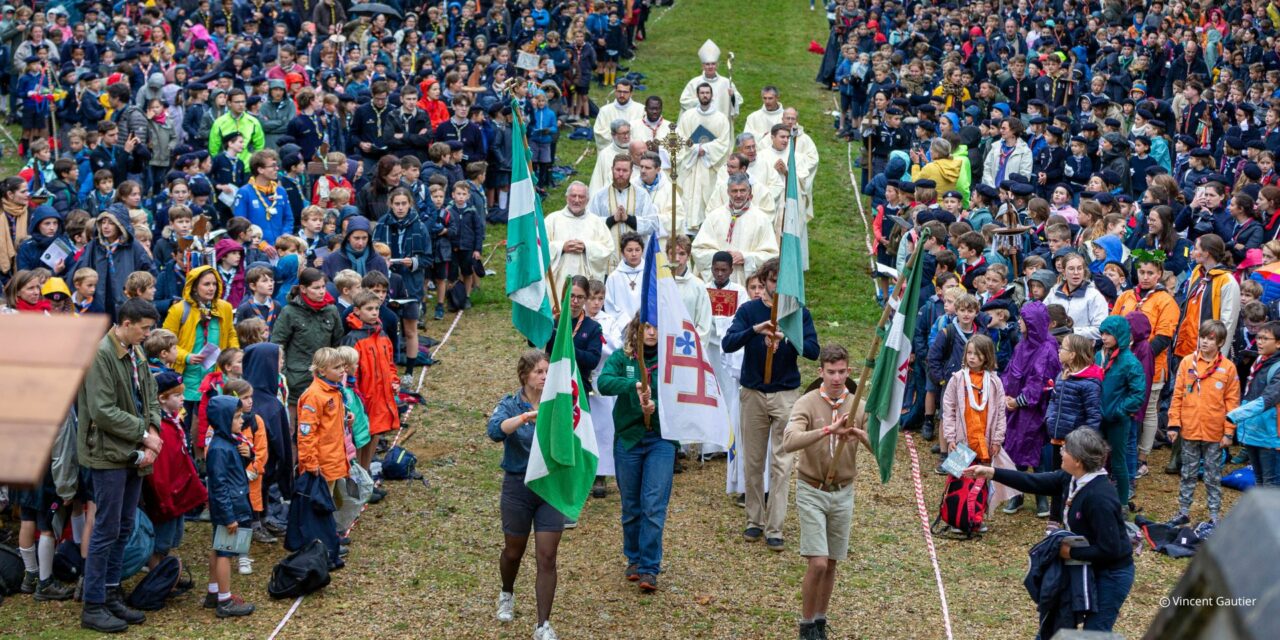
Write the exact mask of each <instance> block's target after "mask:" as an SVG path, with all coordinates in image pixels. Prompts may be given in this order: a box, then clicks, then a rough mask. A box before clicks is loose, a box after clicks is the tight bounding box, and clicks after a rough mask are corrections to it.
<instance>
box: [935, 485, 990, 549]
mask: <svg viewBox="0 0 1280 640" xmlns="http://www.w3.org/2000/svg"><path fill="white" fill-rule="evenodd" d="M988 488H989V487H988V486H987V481H986V480H985V479H984V478H957V477H955V476H947V489H946V491H945V492H943V494H942V504H940V505H938V517H937V519H935V520H934V521H933V527H932V529H933V532H934V533H941V530H942V527H940V526H939V525H940V524H941V525H945V526H947V527H951V528H954V529H958V530H960V533H962V534H964V536H965V537H966V538H972V537H973V535H974V534H975V533H978V529H979V528H980V527H981V526H982V520H983V518H985V517H986V515H987V501H988V500H989V499H990V496H991V493H990V492H989V491H988Z"/></svg>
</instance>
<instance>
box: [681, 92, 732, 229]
mask: <svg viewBox="0 0 1280 640" xmlns="http://www.w3.org/2000/svg"><path fill="white" fill-rule="evenodd" d="M713 95H714V94H713V91H712V88H711V85H709V84H705V83H704V84H701V85H699V86H698V107H697V108H695V109H689V110H687V111H685V112H684V113H682V114H680V120H679V121H678V122H677V124H676V133H679V134H680V137H681V138H684V139H685V140H688V141H689V142H690V143H692V144H691V145H690V146H688V147H686V148H684V149H681V150H680V152H679V153H678V154H677V155H676V158H675V161H676V165H677V167H678V171H677V174H678V175H679V178H678V179H679V181H680V189H681V191H682V192H683V196H684V213H685V219H686V221H687V222H688V225H689V228H690V229H691V230H692V229H697V228H698V227H699V226H701V225H702V218H703V216H704V215H705V214H706V206H707V201H708V200H709V199H710V198H711V192H712V190H713V189H714V188H715V186H716V174H717V173H718V172H719V170H720V167H721V166H723V165H724V163H725V161H726V160H727V159H728V156H729V150H730V149H731V148H732V146H733V139H732V135H733V126H732V125H731V124H730V122H729V118H727V117H726V116H725V115H724V114H723V113H721V112H720V111H718V110H716V108H715V106H714V104H713V102H712V97H713Z"/></svg>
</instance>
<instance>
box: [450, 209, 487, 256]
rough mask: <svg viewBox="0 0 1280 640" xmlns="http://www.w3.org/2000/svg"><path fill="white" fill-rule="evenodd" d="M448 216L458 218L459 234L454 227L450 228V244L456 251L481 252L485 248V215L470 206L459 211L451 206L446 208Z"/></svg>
mask: <svg viewBox="0 0 1280 640" xmlns="http://www.w3.org/2000/svg"><path fill="white" fill-rule="evenodd" d="M445 210H446V212H447V213H446V215H449V216H453V217H454V218H457V225H458V226H457V234H456V235H455V233H454V227H453V226H452V225H450V226H449V242H450V244H452V245H453V250H454V251H463V252H471V251H480V250H481V249H482V248H483V247H484V215H483V214H481V213H480V212H479V211H476V209H475V208H474V207H472V206H470V205H468V206H466V207H464V208H462V209H459V208H458V206H457V205H455V204H450V205H449V206H448V207H445Z"/></svg>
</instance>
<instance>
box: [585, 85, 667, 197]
mask: <svg viewBox="0 0 1280 640" xmlns="http://www.w3.org/2000/svg"><path fill="white" fill-rule="evenodd" d="M631 90H632V89H631V81H630V80H626V79H623V80H619V81H618V82H617V83H616V84H614V86H613V102H610V103H609V104H606V105H604V106H602V107H600V112H599V113H597V114H596V123H595V126H594V127H592V130H593V131H594V132H595V136H596V151H603V150H604V149H606V148H607V147H608V146H609V145H610V144H612V143H613V123H614V122H615V121H618V120H621V121H623V122H625V123H628V125H629V124H630V123H631V121H632V120H638V119H640V118H642V117H644V116H645V113H646V112H645V108H644V106H642V105H641V104H640V103H639V102H636V101H635V100H632V99H631ZM658 113H659V114H661V113H662V108H661V107H659V108H658ZM623 148H624V149H625V148H626V145H623ZM608 166H609V165H608V164H605V167H608ZM593 192H594V188H593Z"/></svg>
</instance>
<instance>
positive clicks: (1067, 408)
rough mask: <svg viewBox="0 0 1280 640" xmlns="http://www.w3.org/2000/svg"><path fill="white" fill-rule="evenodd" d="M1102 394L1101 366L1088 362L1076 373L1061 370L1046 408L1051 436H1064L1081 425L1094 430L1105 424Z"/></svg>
mask: <svg viewBox="0 0 1280 640" xmlns="http://www.w3.org/2000/svg"><path fill="white" fill-rule="evenodd" d="M1101 395H1102V369H1100V368H1099V367H1098V365H1089V366H1088V367H1086V368H1085V369H1084V370H1083V371H1081V372H1079V373H1076V374H1068V373H1067V372H1065V371H1064V372H1062V373H1061V374H1060V375H1059V376H1058V379H1057V380H1055V381H1054V385H1053V392H1052V393H1051V394H1050V395H1049V408H1048V409H1047V410H1046V411H1045V416H1044V426H1045V429H1046V430H1047V431H1048V432H1049V438H1050V439H1052V440H1062V439H1064V438H1066V437H1067V434H1069V433H1071V432H1072V431H1075V430H1076V429H1079V428H1081V427H1088V428H1090V429H1093V430H1094V431H1098V430H1099V429H1101V428H1102V412H1101V411H1100V410H1099V407H1100V404H1099V402H1100V401H1099V397H1100V396H1101Z"/></svg>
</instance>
